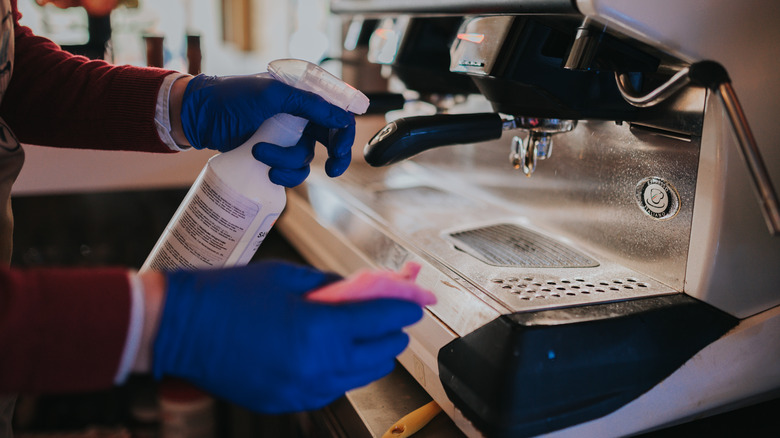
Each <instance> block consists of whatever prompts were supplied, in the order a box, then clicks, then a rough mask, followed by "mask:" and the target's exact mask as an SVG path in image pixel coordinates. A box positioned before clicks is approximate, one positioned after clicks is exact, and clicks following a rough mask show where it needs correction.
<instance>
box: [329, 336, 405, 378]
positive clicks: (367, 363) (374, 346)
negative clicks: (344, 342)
mask: <svg viewBox="0 0 780 438" xmlns="http://www.w3.org/2000/svg"><path fill="white" fill-rule="evenodd" d="M407 345H409V335H407V334H406V333H404V332H402V331H400V330H399V331H396V332H393V333H390V334H388V335H385V336H380V337H376V338H372V339H360V340H357V341H355V342H354V343H353V344H352V348H351V349H350V350H349V353H348V354H347V355H346V357H345V358H344V360H345V368H344V370H343V371H344V372H346V373H352V372H356V371H358V370H365V369H371V368H374V367H377V366H380V365H381V364H383V363H385V362H387V361H392V360H393V359H394V358H395V357H396V356H398V355H399V354H401V352H402V351H404V349H405V348H406V346H407Z"/></svg>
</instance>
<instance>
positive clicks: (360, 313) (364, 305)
mask: <svg viewBox="0 0 780 438" xmlns="http://www.w3.org/2000/svg"><path fill="white" fill-rule="evenodd" d="M333 308H334V309H337V310H338V311H339V312H340V313H341V315H340V320H341V321H343V323H344V327H345V328H346V330H348V332H349V333H351V334H352V336H353V338H354V339H356V340H360V339H372V338H377V337H382V336H385V335H389V334H391V333H394V332H397V331H399V330H400V329H401V328H403V327H406V326H408V325H412V324H414V323H415V322H417V321H419V320H420V318H422V316H423V311H422V308H421V307H420V306H419V305H418V304H415V303H411V302H409V301H402V300H395V299H378V300H371V301H362V302H359V303H349V304H341V305H337V306H333Z"/></svg>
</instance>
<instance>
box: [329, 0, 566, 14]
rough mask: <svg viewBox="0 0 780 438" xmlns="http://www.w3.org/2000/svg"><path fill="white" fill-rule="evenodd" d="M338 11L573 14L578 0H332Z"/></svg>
mask: <svg viewBox="0 0 780 438" xmlns="http://www.w3.org/2000/svg"><path fill="white" fill-rule="evenodd" d="M330 9H331V11H333V12H334V13H343V14H350V13H404V14H459V15H464V14H490V13H504V14H513V13H516V14H520V13H528V14H571V13H576V12H577V8H576V7H575V5H574V0H484V1H480V0H332V1H331V2H330Z"/></svg>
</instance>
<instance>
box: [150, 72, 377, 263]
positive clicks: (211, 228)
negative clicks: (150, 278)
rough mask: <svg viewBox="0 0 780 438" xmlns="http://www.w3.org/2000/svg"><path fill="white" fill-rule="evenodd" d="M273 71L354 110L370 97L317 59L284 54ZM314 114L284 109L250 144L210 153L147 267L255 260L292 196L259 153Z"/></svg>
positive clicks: (284, 141)
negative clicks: (254, 153) (300, 114)
mask: <svg viewBox="0 0 780 438" xmlns="http://www.w3.org/2000/svg"><path fill="white" fill-rule="evenodd" d="M268 72H269V73H270V75H271V76H272V77H273V78H275V79H276V80H278V81H280V82H283V83H285V84H287V85H290V86H292V87H295V88H298V89H301V90H305V91H309V92H312V93H315V94H318V95H319V96H321V97H322V98H323V99H325V100H327V101H328V102H330V103H331V104H333V105H336V106H338V107H340V108H342V109H345V110H347V111H351V112H353V113H355V114H362V113H364V112H365V111H366V109H367V108H368V103H369V102H368V98H367V97H366V96H365V95H364V94H363V93H361V92H360V91H358V90H356V89H354V88H352V87H351V86H349V85H348V84H346V83H344V82H343V81H341V80H340V79H338V78H336V77H335V76H333V75H331V74H330V73H328V72H327V71H325V70H323V69H322V68H320V67H318V66H317V65H315V64H312V63H309V62H306V61H302V60H297V59H282V60H276V61H273V62H271V63H270V64H269V65H268ZM306 123H308V120H306V119H304V118H301V117H296V116H292V115H290V114H277V115H275V116H273V117H271V118H270V119H268V120H266V121H265V122H263V124H262V125H261V126H260V128H258V130H257V131H256V132H255V133H254V134H253V135H252V137H251V138H249V140H247V141H246V142H245V143H244V144H242V145H241V146H239V147H237V148H236V149H233V150H231V151H228V152H224V153H222V154H218V155H215V156H213V157H211V158H210V159H209V161H208V163H206V166H204V168H203V170H202V171H201V173H200V175H199V176H198V178H197V180H196V181H195V183H194V184H193V185H192V187H191V188H190V190H189V192H188V193H187V195H186V196H185V198H184V200H183V201H182V203H181V205H180V206H179V208H178V210H177V211H176V213H175V214H174V215H173V218H171V221H170V222H169V223H168V225H167V226H166V228H165V231H164V232H163V234H162V236H160V239H159V240H158V241H157V244H156V245H155V246H154V248H153V249H152V252H151V254H149V256H148V257H147V259H146V261H145V262H144V264H143V266H142V267H141V271H145V270H148V269H152V270H158V271H171V270H175V269H181V268H184V269H198V268H218V267H223V266H235V265H244V264H247V263H249V261H250V259H251V258H252V256H254V254H255V252H257V249H258V248H259V247H260V244H261V243H262V242H263V240H264V239H265V236H266V235H267V234H268V232H269V231H270V229H271V227H272V226H273V224H274V223H275V222H276V219H277V218H278V217H279V215H280V214H281V212H282V210H283V209H284V206H285V204H286V202H287V199H286V196H285V188H284V187H282V186H278V185H276V184H274V183H272V182H271V181H270V180H269V179H268V171H269V170H270V169H269V167H268V166H267V165H265V164H264V163H262V162H260V161H257V160H256V159H255V158H254V157H253V156H252V146H254V145H255V144H257V143H260V142H266V143H272V144H276V145H279V146H293V145H295V144H296V143H297V142H298V140H299V139H300V137H301V135H302V134H303V129H304V128H305V127H306Z"/></svg>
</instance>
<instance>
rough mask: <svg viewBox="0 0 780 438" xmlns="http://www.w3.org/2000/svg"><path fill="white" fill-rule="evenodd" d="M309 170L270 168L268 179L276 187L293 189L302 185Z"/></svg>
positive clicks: (303, 168) (307, 168)
mask: <svg viewBox="0 0 780 438" xmlns="http://www.w3.org/2000/svg"><path fill="white" fill-rule="evenodd" d="M310 171H311V169H310V168H309V166H306V167H302V168H300V169H279V168H276V167H272V168H271V170H269V171H268V179H270V180H271V182H272V183H274V184H276V185H278V186H284V187H290V188H292V187H295V186H298V185H300V184H301V183H303V182H304V181H305V180H306V178H307V177H308V176H309V173H310Z"/></svg>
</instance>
